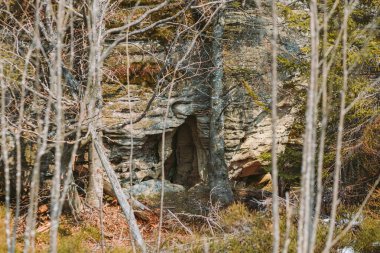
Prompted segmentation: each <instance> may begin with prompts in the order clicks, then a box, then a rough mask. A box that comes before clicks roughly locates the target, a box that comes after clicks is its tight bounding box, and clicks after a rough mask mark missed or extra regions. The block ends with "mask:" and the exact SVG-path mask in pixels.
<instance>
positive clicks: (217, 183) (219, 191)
mask: <svg viewBox="0 0 380 253" xmlns="http://www.w3.org/2000/svg"><path fill="white" fill-rule="evenodd" d="M223 15H224V8H221V9H220V11H219V13H218V15H217V17H216V20H215V24H214V27H213V37H214V40H213V43H212V51H213V52H212V53H213V64H214V66H215V71H214V76H213V79H212V90H211V115H210V147H209V148H210V161H209V166H208V167H209V185H210V188H211V196H212V197H213V198H214V199H215V200H216V201H219V202H220V203H221V204H222V205H226V204H230V203H232V202H233V200H234V197H233V194H232V190H231V186H230V184H229V181H228V171H227V170H228V169H227V164H226V162H225V160H224V116H223V100H222V96H223V55H222V53H223V45H222V38H223V33H224V28H223V26H224V19H223Z"/></svg>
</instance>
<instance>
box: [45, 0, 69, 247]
mask: <svg viewBox="0 0 380 253" xmlns="http://www.w3.org/2000/svg"><path fill="white" fill-rule="evenodd" d="M65 5H66V1H65V0H60V1H59V2H58V10H57V23H56V26H57V27H56V34H54V35H53V38H55V40H54V42H55V49H54V50H53V53H52V56H51V59H52V67H51V70H50V80H51V89H52V92H53V94H54V95H55V99H56V101H55V104H54V107H55V116H56V122H55V123H56V135H55V147H54V148H55V155H54V161H55V166H54V175H53V182H52V189H51V200H50V201H51V210H50V218H51V229H50V249H49V252H52V253H55V252H57V243H58V237H57V236H58V224H59V197H60V189H61V163H62V153H63V142H64V132H65V128H64V126H65V123H64V111H63V107H62V97H63V90H62V78H61V76H62V49H63V37H64V29H65V27H64V18H65ZM51 11H53V10H52V9H51ZM51 15H52V16H53V15H54V14H53V13H52V14H51ZM52 30H53V29H52Z"/></svg>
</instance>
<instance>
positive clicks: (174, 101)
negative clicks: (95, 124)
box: [102, 1, 298, 188]
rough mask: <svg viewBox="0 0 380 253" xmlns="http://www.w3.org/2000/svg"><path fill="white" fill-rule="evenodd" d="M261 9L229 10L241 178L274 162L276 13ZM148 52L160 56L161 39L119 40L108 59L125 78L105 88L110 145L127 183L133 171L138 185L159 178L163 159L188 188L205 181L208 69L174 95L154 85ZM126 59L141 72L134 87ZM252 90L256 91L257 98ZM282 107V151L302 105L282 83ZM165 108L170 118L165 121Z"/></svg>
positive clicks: (230, 87)
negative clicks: (273, 19)
mask: <svg viewBox="0 0 380 253" xmlns="http://www.w3.org/2000/svg"><path fill="white" fill-rule="evenodd" d="M248 2H249V1H248ZM263 11H264V12H265V10H259V9H258V8H255V7H254V6H253V5H252V6H248V7H246V8H245V10H244V11H243V10H239V9H236V8H230V9H228V10H227V12H226V19H225V30H226V32H225V41H226V42H225V45H224V72H225V90H226V96H225V97H226V105H225V108H226V109H225V125H224V137H225V149H226V150H225V158H226V162H227V164H228V166H229V171H230V173H229V174H230V178H231V179H235V180H239V179H240V178H244V177H247V176H252V175H263V174H265V173H266V172H265V170H264V169H263V168H264V166H265V165H267V164H268V160H270V155H269V154H270V150H271V142H272V130H271V115H270V109H269V108H270V107H271V101H270V91H271V85H270V73H271V63H270V59H271V55H270V54H271V44H270V36H271V29H272V27H271V22H270V16H268V15H267V16H266V15H265V13H263ZM280 39H281V42H280V44H281V50H282V52H281V53H282V54H287V53H289V54H290V53H293V54H294V51H297V45H296V44H295V43H293V44H292V45H291V46H289V43H290V42H289V41H292V39H291V38H289V35H287V36H286V37H285V33H284V31H282V30H280ZM126 48H128V54H127V53H126ZM287 50H288V51H289V50H293V52H288V51H287ZM147 51H150V52H152V51H154V53H155V56H157V57H163V56H164V50H163V47H162V46H161V45H160V44H159V42H151V41H150V42H144V41H143V42H141V41H136V42H134V43H131V45H129V46H128V47H127V46H126V45H121V46H120V47H119V49H118V50H116V53H114V54H113V55H111V57H110V58H109V59H108V60H107V62H106V66H107V67H108V68H109V69H110V75H114V76H116V77H117V78H118V79H119V80H123V81H122V82H121V83H120V82H119V83H118V82H114V81H112V79H109V80H107V81H106V83H105V84H104V86H103V96H104V101H105V103H104V108H103V111H102V114H103V117H102V118H103V125H104V143H105V145H106V147H107V148H108V152H109V158H110V160H111V162H112V163H113V165H114V166H115V170H116V171H117V172H118V175H119V177H120V180H121V181H122V183H123V182H124V183H125V186H126V187H127V185H128V184H129V182H130V180H131V177H132V180H133V182H134V183H135V184H138V183H141V182H143V181H146V180H152V179H158V178H159V177H160V176H161V174H162V173H161V171H162V163H164V166H163V167H164V171H165V178H166V179H168V180H170V181H171V182H173V183H176V184H181V185H183V186H185V187H187V188H189V187H192V186H194V185H195V184H196V183H198V182H200V181H205V180H207V173H206V172H207V171H206V167H207V160H208V138H209V137H208V133H209V116H208V110H209V94H210V88H209V87H210V86H209V84H208V80H209V79H208V78H207V77H205V75H200V76H196V75H195V77H194V78H191V79H187V80H185V81H181V82H178V83H175V84H174V88H173V92H172V94H171V96H170V98H169V96H168V92H167V89H168V86H165V87H166V88H163V90H158V91H157V89H156V88H155V82H157V80H156V79H155V78H154V75H155V74H157V73H156V72H157V69H156V67H155V66H157V65H156V63H155V59H154V57H152V56H151V55H149V54H146V53H145V52H147ZM128 60H130V61H131V68H132V67H133V68H134V69H135V70H136V71H135V73H131V76H130V79H129V86H128V85H127V81H128V80H126V77H125V73H124V74H123V67H124V68H125V64H126V61H128ZM124 72H125V71H124ZM145 72H146V73H145ZM148 72H149V73H148ZM144 75H148V77H147V78H146V77H144ZM152 75H153V77H152ZM281 78H282V79H285V78H287V77H285V76H282V77H281ZM243 83H247V84H248V86H249V87H246V86H244V85H243ZM280 86H281V85H280ZM128 89H129V96H128ZM165 89H166V90H165ZM247 89H249V90H247ZM250 93H254V94H256V95H255V97H252V94H251V95H250ZM153 96H155V98H154V100H153V102H152V104H151V106H150V107H149V109H148V110H147V112H146V115H145V117H144V118H143V119H142V120H141V121H139V122H137V123H136V124H133V125H131V124H129V123H130V122H131V121H133V120H135V119H137V118H139V116H140V115H141V114H142V113H144V111H145V110H146V108H147V105H148V104H149V101H150V100H151V98H152V97H153ZM278 107H279V120H278V125H277V131H278V132H277V136H278V143H279V152H281V151H283V150H284V145H285V144H286V143H287V142H288V136H289V132H290V128H291V126H292V124H293V122H294V117H295V113H296V112H297V110H298V109H297V107H295V101H294V98H292V94H285V93H281V88H280V102H279V104H278ZM167 109H168V117H167V119H166V120H164V115H165V112H166V110H167ZM163 131H165V142H164V143H165V147H164V155H163V154H162V145H163V141H162V133H163ZM131 154H132V155H133V159H131ZM131 161H132V162H131ZM131 171H132V172H131ZM149 182H152V181H149ZM144 184H145V183H144Z"/></svg>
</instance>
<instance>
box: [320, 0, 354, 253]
mask: <svg viewBox="0 0 380 253" xmlns="http://www.w3.org/2000/svg"><path fill="white" fill-rule="evenodd" d="M348 17H349V4H348V0H345V2H344V17H343V24H342V27H343V37H342V55H343V59H342V60H343V85H342V90H341V91H340V99H341V100H340V113H339V123H338V137H337V143H336V157H335V168H334V185H333V200H332V204H331V217H330V224H329V232H328V235H327V242H326V246H325V248H324V250H323V252H324V253H327V252H329V251H330V249H331V247H332V240H333V237H334V230H335V220H336V212H337V208H338V204H339V203H338V194H339V185H340V170H341V166H342V144H343V133H344V116H345V107H346V91H347V84H348V68H347V36H348V34H347V28H348Z"/></svg>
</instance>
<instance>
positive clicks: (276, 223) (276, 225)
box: [272, 0, 280, 253]
mask: <svg viewBox="0 0 380 253" xmlns="http://www.w3.org/2000/svg"><path fill="white" fill-rule="evenodd" d="M276 4H277V2H276V0H272V22H273V36H272V192H273V195H272V196H273V197H272V200H273V205H272V212H273V218H272V220H273V252H274V253H276V252H279V250H280V215H279V203H278V202H279V200H278V167H277V118H278V116H277V38H278V26H277V6H276Z"/></svg>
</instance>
